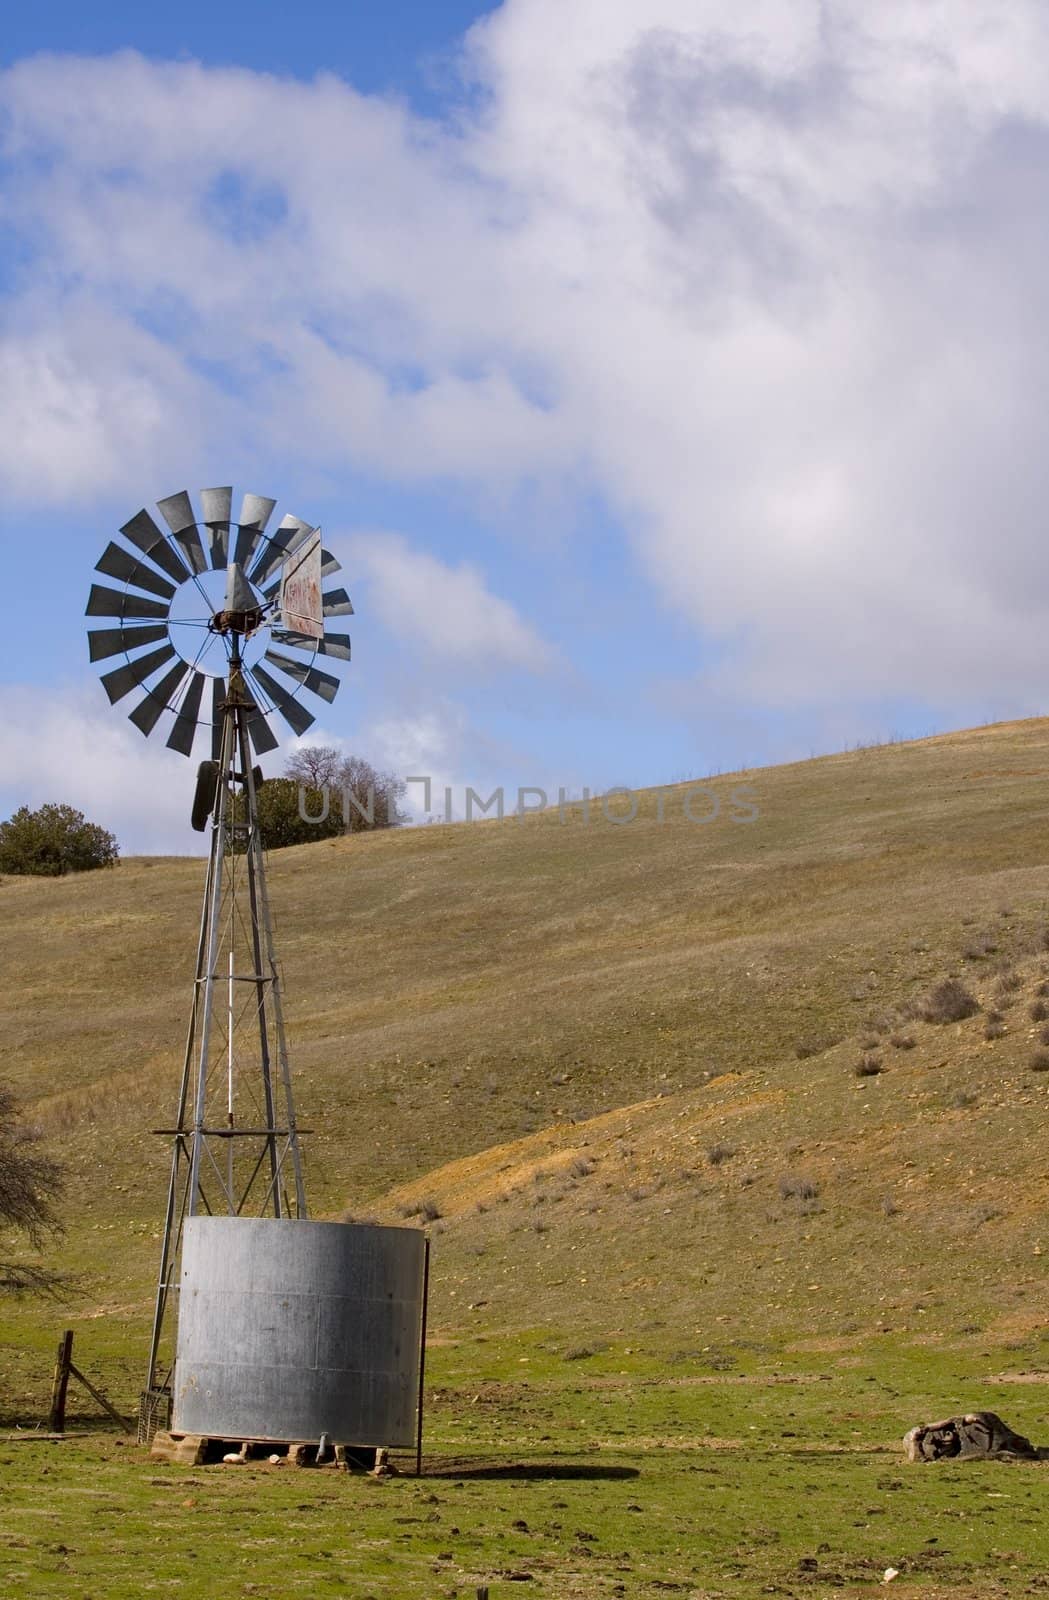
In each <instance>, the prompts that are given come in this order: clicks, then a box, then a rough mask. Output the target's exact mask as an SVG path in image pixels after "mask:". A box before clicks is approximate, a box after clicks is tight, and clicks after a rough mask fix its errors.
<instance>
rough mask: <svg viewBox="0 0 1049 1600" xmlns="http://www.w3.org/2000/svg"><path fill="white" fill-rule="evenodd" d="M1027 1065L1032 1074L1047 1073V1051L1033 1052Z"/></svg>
mask: <svg viewBox="0 0 1049 1600" xmlns="http://www.w3.org/2000/svg"><path fill="white" fill-rule="evenodd" d="M1027 1065H1028V1066H1029V1067H1030V1069H1031V1071H1032V1072H1049V1050H1035V1051H1034V1052H1033V1053H1032V1055H1031V1059H1030V1060H1029V1061H1028V1063H1027Z"/></svg>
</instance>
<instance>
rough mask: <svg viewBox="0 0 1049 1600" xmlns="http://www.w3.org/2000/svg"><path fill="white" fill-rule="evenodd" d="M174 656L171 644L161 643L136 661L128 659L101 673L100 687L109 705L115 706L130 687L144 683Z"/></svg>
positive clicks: (127, 692)
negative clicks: (109, 670)
mask: <svg viewBox="0 0 1049 1600" xmlns="http://www.w3.org/2000/svg"><path fill="white" fill-rule="evenodd" d="M174 658H175V651H174V649H173V648H172V646H171V645H170V644H162V645H161V647H160V649H159V650H151V651H150V652H149V654H148V655H146V656H139V658H138V660H137V661H128V662H126V663H125V665H124V666H122V667H117V668H116V669H115V670H114V671H113V672H105V673H103V675H102V687H103V689H104V690H105V691H106V693H107V694H108V696H109V703H110V705H111V706H115V705H116V703H117V701H118V700H123V698H124V696H125V695H126V694H130V693H131V691H132V689H137V688H138V686H139V684H140V683H145V681H146V679H147V678H151V677H152V676H153V674H154V672H157V671H159V669H160V668H161V667H162V666H164V665H165V664H166V663H167V662H168V661H173V660H174Z"/></svg>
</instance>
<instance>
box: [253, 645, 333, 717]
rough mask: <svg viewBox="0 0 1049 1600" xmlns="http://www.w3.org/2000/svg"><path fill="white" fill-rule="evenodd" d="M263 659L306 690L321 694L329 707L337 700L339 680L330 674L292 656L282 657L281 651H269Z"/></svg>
mask: <svg viewBox="0 0 1049 1600" xmlns="http://www.w3.org/2000/svg"><path fill="white" fill-rule="evenodd" d="M263 659H264V660H266V661H268V662H270V664H271V665H272V666H274V667H276V668H277V670H278V672H286V673H287V675H288V677H289V678H294V679H295V681H296V683H301V684H302V687H303V688H304V689H309V690H310V691H311V692H312V693H313V694H319V695H320V697H321V699H322V700H327V702H328V704H329V705H330V704H331V702H332V701H333V700H334V699H335V696H336V694H337V693H338V689H339V680H338V678H335V677H333V676H332V674H331V673H330V672H321V670H320V668H319V667H311V666H308V665H307V663H306V662H305V661H296V660H294V659H293V657H291V656H286V655H282V654H281V652H280V651H279V650H267V651H266V654H265V657H264V658H263Z"/></svg>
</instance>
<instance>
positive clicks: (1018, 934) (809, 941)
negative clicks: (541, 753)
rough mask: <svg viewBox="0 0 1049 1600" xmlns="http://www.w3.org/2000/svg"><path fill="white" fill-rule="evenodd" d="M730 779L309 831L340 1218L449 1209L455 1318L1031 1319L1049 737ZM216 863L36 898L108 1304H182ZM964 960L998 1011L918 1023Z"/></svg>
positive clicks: (556, 1334)
mask: <svg viewBox="0 0 1049 1600" xmlns="http://www.w3.org/2000/svg"><path fill="white" fill-rule="evenodd" d="M742 782H746V783H748V784H750V785H751V786H752V788H753V792H754V796H755V798H756V802H757V805H758V808H759V812H760V814H759V816H758V818H757V820H756V821H754V822H752V823H749V824H743V823H737V822H733V821H731V820H730V818H729V806H728V803H727V795H728V792H729V791H730V790H731V789H732V788H734V787H735V786H736V785H737V784H738V783H742ZM187 783H188V780H187ZM713 787H714V788H715V789H716V790H718V791H719V792H720V793H721V794H722V795H723V796H724V797H725V804H724V805H723V806H722V814H721V815H720V816H719V817H718V818H717V819H716V820H714V821H713V822H710V823H707V824H702V825H701V824H698V823H695V822H691V821H689V820H688V819H687V818H686V817H685V816H684V815H683V811H682V804H681V793H680V792H679V791H674V790H669V791H667V793H666V795H665V798H664V801H663V803H662V810H663V820H660V819H659V814H658V812H659V802H658V801H657V798H656V796H655V795H654V793H650V794H647V795H646V796H644V797H643V799H642V804H641V808H640V814H639V816H638V818H637V819H636V820H635V821H633V822H631V823H629V824H626V825H619V824H613V823H610V822H608V821H607V820H605V819H604V818H603V817H602V816H601V813H600V809H599V808H595V810H594V811H593V813H592V815H591V819H590V822H589V824H588V825H585V824H584V822H583V820H582V818H581V816H580V815H579V812H578V809H577V810H576V812H575V813H574V814H570V815H569V817H568V819H567V820H566V821H565V822H562V821H560V820H559V818H558V815H557V813H556V811H555V812H551V813H546V814H543V815H541V816H535V817H530V818H528V819H526V820H524V821H518V820H516V819H507V820H505V821H502V822H496V821H491V822H483V823H473V824H463V825H459V826H452V827H441V828H423V829H418V830H414V831H410V832H404V833H399V834H391V835H386V836H384V835H372V836H367V837H360V838H352V839H348V840H337V841H332V842H328V843H319V844H316V845H310V846H305V847H301V848H298V849H294V850H288V851H285V852H281V853H279V854H277V855H274V856H273V857H272V858H271V887H272V893H273V899H274V908H275V913H276V918H277V927H278V939H279V945H280V950H281V955H282V959H283V965H284V971H285V978H286V985H287V995H288V1021H289V1031H290V1040H291V1046H292V1054H293V1062H294V1067H295V1074H296V1085H297V1096H298V1102H299V1107H300V1115H301V1121H302V1123H303V1125H304V1126H305V1127H308V1128H313V1129H315V1130H317V1131H316V1133H315V1134H314V1137H313V1138H312V1139H311V1140H310V1141H309V1143H308V1146H307V1151H308V1160H309V1184H310V1194H311V1200H312V1203H313V1208H314V1211H315V1212H316V1213H319V1214H331V1215H339V1214H343V1213H345V1212H348V1213H349V1214H352V1215H357V1216H364V1215H381V1216H384V1217H388V1218H390V1219H394V1218H398V1217H405V1216H407V1215H412V1216H415V1217H419V1218H421V1219H426V1218H427V1217H429V1218H430V1221H431V1223H432V1226H433V1230H434V1233H435V1236H436V1244H437V1252H438V1253H437V1256H436V1273H435V1287H436V1297H437V1316H438V1323H439V1325H440V1326H441V1327H442V1328H443V1329H444V1330H445V1331H446V1332H448V1333H449V1334H454V1333H455V1331H456V1330H458V1329H463V1328H466V1327H469V1328H471V1329H473V1330H477V1329H483V1328H485V1327H491V1328H495V1327H501V1328H526V1327H532V1328H543V1329H544V1330H549V1332H550V1337H551V1338H552V1339H553V1340H554V1341H555V1343H558V1344H559V1347H563V1348H564V1349H565V1350H566V1351H567V1350H569V1348H570V1347H571V1346H572V1345H573V1344H574V1343H577V1342H578V1343H580V1344H581V1345H588V1342H589V1345H594V1344H596V1343H599V1342H600V1340H601V1338H602V1337H604V1335H605V1334H608V1333H611V1332H614V1331H617V1330H619V1331H621V1330H623V1329H627V1330H628V1331H629V1329H631V1328H634V1327H637V1328H641V1329H644V1328H648V1329H649V1330H650V1336H651V1337H653V1338H655V1337H657V1336H658V1338H659V1340H660V1341H663V1342H669V1343H670V1345H672V1346H673V1347H675V1348H676V1347H678V1346H681V1347H688V1346H690V1345H695V1344H698V1345H699V1346H700V1347H703V1346H707V1347H710V1346H712V1345H714V1344H715V1343H716V1338H717V1337H718V1334H717V1330H718V1329H723V1330H725V1332H726V1335H727V1334H728V1333H729V1332H730V1331H731V1332H732V1333H733V1335H734V1336H737V1337H739V1336H743V1335H744V1332H745V1330H748V1329H749V1330H751V1332H754V1331H757V1332H758V1333H759V1334H760V1331H761V1330H762V1329H768V1330H773V1329H775V1330H776V1331H777V1332H778V1333H780V1334H782V1335H784V1336H786V1337H787V1338H793V1339H797V1340H804V1339H810V1338H835V1339H845V1340H847V1339H848V1338H849V1337H850V1336H851V1335H852V1334H854V1333H857V1334H858V1333H860V1332H863V1333H869V1332H870V1331H871V1330H872V1329H876V1328H879V1327H883V1326H884V1327H886V1328H889V1327H891V1328H893V1329H894V1330H899V1329H903V1328H908V1329H910V1330H912V1331H921V1330H923V1329H926V1328H927V1329H928V1332H929V1335H930V1337H932V1336H936V1335H938V1334H939V1335H942V1334H945V1333H951V1332H960V1331H961V1330H963V1329H969V1330H971V1331H972V1332H973V1333H974V1334H975V1332H976V1330H978V1329H979V1330H986V1334H987V1336H990V1335H991V1334H993V1335H994V1336H995V1337H996V1338H1001V1339H1003V1340H1008V1339H1009V1338H1010V1337H1013V1336H1014V1335H1015V1336H1018V1337H1019V1336H1022V1334H1023V1332H1024V1331H1025V1330H1027V1329H1028V1328H1029V1327H1030V1326H1031V1324H1032V1319H1034V1318H1035V1317H1036V1302H1037V1300H1038V1289H1039V1287H1040V1286H1041V1285H1042V1283H1043V1276H1042V1274H1043V1270H1044V1269H1043V1263H1044V1259H1045V1255H1044V1254H1043V1251H1044V1252H1045V1253H1046V1254H1049V1226H1047V1225H1046V1220H1045V1215H1044V1204H1045V1199H1046V1192H1047V1171H1049V1168H1047V1158H1046V1156H1045V1153H1044V1146H1043V1144H1042V1138H1043V1133H1042V1130H1043V1126H1044V1121H1045V1111H1046V1091H1047V1089H1049V1072H1044V1073H1043V1072H1042V1071H1041V1070H1040V1068H1041V1066H1042V1065H1043V1061H1044V1064H1049V1054H1045V1055H1044V1058H1043V1057H1039V1056H1038V1054H1037V1052H1038V1051H1040V1050H1041V1051H1046V1050H1049V1045H1043V1044H1042V1042H1041V1037H1040V1035H1041V1032H1042V1029H1043V1027H1044V1023H1043V1022H1042V1020H1041V1017H1040V1012H1041V1011H1042V1010H1045V1009H1046V1006H1045V1004H1044V1003H1043V1001H1042V997H1041V993H1040V990H1041V988H1042V986H1043V985H1044V984H1045V982H1046V980H1047V978H1049V955H1046V954H1043V951H1044V948H1045V939H1044V928H1045V925H1046V920H1047V908H1049V724H1047V723H1046V722H1044V721H1029V722H1022V723H1011V724H1002V725H997V726H993V727H988V728H982V729H978V730H975V731H972V732H967V733H960V734H951V735H947V736H943V737H938V738H933V739H927V740H922V741H919V742H915V743H910V744H898V745H891V746H884V747H878V748H872V749H867V750H860V751H856V752H852V753H847V754H843V755H838V756H833V757H827V758H822V759H818V760H813V761H808V762H803V763H798V764H795V765H791V766H783V767H777V768H771V769H767V770H761V771H754V772H750V773H747V774H745V775H741V776H736V777H725V778H719V779H717V780H715V782H714V784H713ZM187 804H188V788H187ZM699 809H700V807H698V806H697V810H699ZM202 878H203V865H202V863H201V862H199V861H196V860H181V859H180V860H128V861H125V862H123V863H122V864H121V865H120V866H119V867H117V868H116V869H115V870H113V871H111V872H105V873H96V874H90V875H86V876H84V877H78V878H71V879H67V880H58V881H41V880H13V879H8V880H6V881H4V882H3V883H2V885H0V904H2V905H3V907H4V911H5V914H4V917H3V920H2V923H0V970H2V972H3V975H4V983H3V988H2V991H0V1040H2V1045H0V1049H2V1062H0V1077H2V1078H3V1079H5V1080H8V1081H10V1082H11V1083H12V1084H13V1086H14V1087H15V1088H16V1089H17V1091H18V1092H19V1093H20V1095H21V1096H22V1097H23V1099H24V1101H25V1102H26V1104H27V1105H28V1107H29V1109H30V1112H31V1114H32V1116H33V1117H34V1118H35V1119H36V1120H37V1121H38V1122H39V1123H40V1125H41V1126H42V1128H43V1129H44V1131H45V1133H46V1135H47V1138H48V1141H49V1145H50V1146H51V1148H53V1150H54V1151H55V1153H56V1154H57V1155H59V1157H60V1158H61V1159H62V1160H63V1161H65V1162H66V1164H67V1166H68V1169H69V1175H70V1193H69V1197H68V1200H67V1218H68V1232H67V1235H66V1238H65V1241H64V1244H63V1246H62V1248H61V1254H62V1256H63V1258H64V1259H65V1261H66V1263H67V1264H68V1265H71V1266H75V1268H76V1269H77V1270H78V1272H79V1273H80V1280H79V1288H78V1296H77V1298H76V1300H75V1301H73V1302H71V1310H72V1311H73V1312H75V1314H76V1315H77V1316H78V1317H86V1316H91V1315H93V1314H97V1313H98V1312H100V1311H103V1312H105V1311H109V1312H112V1311H119V1312H120V1314H121V1316H122V1317H124V1318H125V1319H126V1320H127V1324H128V1326H129V1327H132V1328H138V1327H140V1324H141V1321H142V1320H144V1319H145V1317H146V1315H147V1306H148V1300H149V1295H150V1290H151V1279H152V1275H153V1272H154V1268H155V1252H156V1239H155V1235H156V1226H157V1221H158V1218H159V1215H160V1212H161V1207H162V1203H163V1190H164V1182H165V1177H164V1174H165V1167H166V1149H165V1148H164V1146H163V1144H162V1142H161V1141H160V1140H157V1139H153V1138H151V1137H150V1135H149V1132H148V1130H149V1128H151V1127H156V1126H160V1125H164V1124H165V1123H167V1122H168V1120H169V1118H170V1116H171V1113H172V1110H173V1102H174V1098H175V1090H176V1080H177V1072H178V1064H179V1054H180V1048H181V1041H182V1038H183V1032H184V1026H185V1014H186V1008H187V1001H188V994H189V982H190V977H191V964H192V960H193V955H194V943H195V935H196V925H197V920H198V916H199V897H200V893H201V889H202ZM950 973H955V974H957V975H959V977H960V978H961V979H962V981H963V982H964V983H965V984H966V985H967V986H968V987H969V988H970V989H971V990H972V991H973V993H974V995H975V996H976V998H977V999H978V1000H979V1002H980V1005H981V1010H980V1011H979V1012H977V1013H975V1014H973V1015H972V1016H970V1017H968V1018H965V1019H962V1020H959V1021H954V1022H935V1021H925V1020H922V1019H921V1018H920V1017H919V1016H916V1015H915V1008H916V1006H917V1005H918V1003H919V1002H920V1001H921V999H922V997H923V996H925V995H926V994H927V993H928V992H929V990H930V989H931V988H932V987H933V986H934V985H935V984H936V983H937V982H938V981H939V980H941V979H942V978H943V977H945V976H946V975H948V974H950ZM989 1011H990V1012H993V1015H992V1016H991V1018H990V1022H989V1019H988V1012H989ZM1047 1015H1049V1011H1047ZM996 1017H997V1018H1000V1020H995V1018H996ZM1047 1039H1049V1035H1047ZM861 1058H869V1059H870V1061H871V1062H876V1064H877V1065H878V1066H879V1067H880V1068H881V1069H882V1070H880V1071H875V1070H874V1067H873V1065H871V1067H870V1070H869V1071H868V1072H867V1075H864V1076H859V1075H857V1070H856V1069H857V1066H858V1063H859V1062H860V1060H861ZM434 1213H440V1215H439V1216H434ZM19 1315H20V1316H22V1315H24V1316H26V1317H30V1316H31V1315H32V1313H31V1312H28V1311H26V1312H24V1313H19ZM56 1316H57V1313H55V1314H54V1315H52V1316H51V1318H50V1320H51V1321H54V1320H55V1317H56ZM660 1330H661V1331H660ZM712 1330H713V1331H712ZM589 1345H588V1347H589Z"/></svg>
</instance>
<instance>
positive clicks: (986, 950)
mask: <svg viewBox="0 0 1049 1600" xmlns="http://www.w3.org/2000/svg"><path fill="white" fill-rule="evenodd" d="M997 953H998V946H997V944H996V943H995V941H994V939H993V938H992V937H991V935H990V934H989V933H981V934H980V935H979V937H978V938H976V939H970V940H969V942H968V944H967V945H965V947H964V948H963V950H962V956H963V958H964V959H965V960H966V961H986V959H987V957H988V956H993V955H997Z"/></svg>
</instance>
